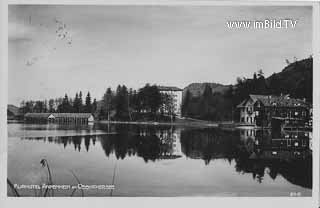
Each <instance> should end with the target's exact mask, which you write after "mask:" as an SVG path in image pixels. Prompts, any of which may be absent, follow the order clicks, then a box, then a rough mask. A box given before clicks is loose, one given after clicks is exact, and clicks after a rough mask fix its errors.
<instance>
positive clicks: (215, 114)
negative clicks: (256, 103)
mask: <svg viewBox="0 0 320 208" xmlns="http://www.w3.org/2000/svg"><path fill="white" fill-rule="evenodd" d="M286 63H287V66H286V67H285V68H284V69H283V70H282V71H281V72H279V73H273V74H272V75H271V76H269V77H267V78H266V77H265V76H264V73H263V70H258V71H257V72H255V73H254V74H253V75H252V77H248V78H245V77H242V78H240V77H238V79H237V82H236V84H235V85H231V86H228V87H227V90H225V91H224V92H212V90H213V89H212V88H211V87H210V86H209V85H208V84H206V86H205V89H204V91H203V93H202V94H201V95H198V96H194V95H192V93H190V91H189V90H188V88H186V89H185V91H186V92H185V93H184V95H185V96H184V97H183V102H182V106H181V109H182V115H183V116H184V117H191V118H196V119H203V120H210V121H231V120H234V121H237V120H238V119H239V115H238V114H239V112H238V110H237V108H236V106H237V105H238V104H239V103H240V102H241V101H243V100H244V99H246V98H247V97H248V96H249V95H250V94H260V95H280V94H289V95H290V97H293V98H300V99H306V101H307V102H310V103H312V86H313V85H312V83H313V82H312V68H313V67H312V57H310V58H307V59H304V60H300V61H298V60H295V61H294V62H293V63H290V62H289V61H288V60H286Z"/></svg>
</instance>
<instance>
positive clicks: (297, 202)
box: [0, 0, 320, 208]
mask: <svg viewBox="0 0 320 208" xmlns="http://www.w3.org/2000/svg"><path fill="white" fill-rule="evenodd" d="M8 4H68V5H70V4H75V5H92V4H94V5H199V6H200V5H201V6H206V5H212V6H213V5H215V6H221V5H225V6H231V5H239V6H240V5H255V6H257V5H261V6H271V5H272V6H281V5H284V6H290V5H296V6H299V5H300V6H302V5H312V6H313V47H314V48H313V57H314V63H313V69H314V70H313V79H314V81H313V100H314V131H313V196H312V197H301V198H290V197H193V198H188V197H172V198H164V197H161V198H158V197H135V198H134V197H119V198H103V197H100V198H99V197H87V198H69V197H61V198H46V199H43V198H9V197H7V193H6V192H7V188H6V187H7V185H6V177H7V127H6V126H7V125H6V122H7V121H6V104H7V91H8V90H7V76H8V71H7V69H8V39H7V38H8V37H7V33H6V31H8V10H7V8H8V7H7V5H8ZM319 5H320V3H319V2H301V1H287V0H282V1H279V2H275V1H269V2H263V1H259V2H256V1H242V2H236V1H201V0H198V1H192V0H190V1H184V0H174V1H168V0H165V1H164V0H159V1H156V0H149V1H147V0H126V1H122V0H120V1H119V0H118V1H117V0H113V1H103V0H92V1H90V0H55V1H54V2H53V1H50V0H42V1H41V0H9V1H8V2H5V1H1V28H2V29H3V30H2V29H1V31H4V32H1V34H0V35H1V44H0V46H1V56H0V58H1V71H0V72H1V73H0V95H1V97H0V144H1V145H0V153H1V154H0V155H1V161H0V164H1V168H0V171H1V172H0V176H1V180H0V186H1V187H0V197H1V201H0V206H1V207H10V208H11V207H18V206H19V207H22V206H24V207H25V206H32V207H40V206H41V207H43V206H45V207H54V208H56V207H57V206H61V205H65V206H75V205H76V206H78V207H89V206H90V207H98V206H108V207H122V206H123V207H124V206H130V207H132V206H137V207H164V206H166V207H168V206H169V207H171V206H174V207H180V206H181V207H193V208H194V207H198V206H204V205H206V206H208V207H234V206H236V207H242V206H243V207H246V208H249V207H255V208H256V207H259V208H260V207H261V208H263V207H268V208H269V207H272V208H275V207H281V208H283V207H290V208H294V207H299V208H300V207H307V208H308V207H318V200H319V148H320V143H319V140H318V139H319V138H320V128H319V125H320V120H319V118H320V114H319V113H320V111H319V107H320V105H319V101H320V93H319V92H320V84H319V82H317V81H319V78H320V71H319V69H320V67H319V66H320V50H319V48H320V47H319V46H320V40H319V39H320V31H319V29H320V14H319V13H320V12H319ZM2 205H4V206H2Z"/></svg>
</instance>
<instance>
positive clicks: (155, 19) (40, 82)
mask: <svg viewBox="0 0 320 208" xmlns="http://www.w3.org/2000/svg"><path fill="white" fill-rule="evenodd" d="M265 19H277V20H279V19H292V20H297V21H298V22H297V25H296V27H295V28H287V29H284V28H282V29H252V28H251V29H229V28H228V27H227V21H232V20H234V21H237V20H249V21H253V20H265ZM8 21H9V22H8V47H9V49H8V55H9V60H8V65H9V68H8V70H9V72H8V74H9V80H8V82H9V86H8V87H9V89H8V90H9V91H8V102H9V103H10V104H15V105H19V104H20V102H21V101H22V100H31V99H32V100H42V99H49V98H56V97H62V96H64V94H65V93H67V94H68V95H69V96H71V97H74V96H75V94H76V92H78V91H80V90H81V91H82V92H83V94H86V93H87V92H88V91H90V93H91V95H92V96H93V97H95V98H97V99H98V100H99V99H101V97H102V96H103V93H104V92H105V90H106V88H107V87H112V88H113V89H115V88H116V87H117V85H118V84H121V85H122V84H125V85H126V86H127V87H129V88H130V87H132V88H134V89H138V88H140V87H142V86H144V85H145V84H146V83H151V84H157V85H168V86H177V87H180V88H184V87H186V86H187V85H189V84H191V83H194V82H215V83H221V84H235V83H236V79H237V77H252V74H253V73H254V72H256V71H258V70H259V69H262V70H263V72H264V74H265V76H269V75H271V74H272V73H274V72H279V71H281V70H282V69H283V68H284V67H285V66H286V62H285V60H286V59H289V60H290V61H292V60H293V57H297V58H298V59H304V58H307V57H309V56H310V55H311V54H312V7H308V6H304V7H301V6H299V7H293V6H291V7H288V6H272V7H271V6H268V7H267V6H233V7H232V6H181V5H180V6H110V5H109V6H108V5H104V6H101V5H99V6H88V5H78V6H76V5H59V6H54V5H48V6H46V5H27V6H26V5H10V6H9V17H8ZM59 27H60V29H59ZM61 27H63V29H61ZM57 30H58V31H57ZM59 34H60V35H61V36H59ZM63 34H65V35H66V37H65V38H62V35H63Z"/></svg>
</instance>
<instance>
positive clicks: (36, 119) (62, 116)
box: [24, 113, 94, 124]
mask: <svg viewBox="0 0 320 208" xmlns="http://www.w3.org/2000/svg"><path fill="white" fill-rule="evenodd" d="M24 118H25V121H26V122H30V123H72V124H87V123H92V122H93V121H94V117H93V115H92V114H91V113H27V114H25V115H24Z"/></svg>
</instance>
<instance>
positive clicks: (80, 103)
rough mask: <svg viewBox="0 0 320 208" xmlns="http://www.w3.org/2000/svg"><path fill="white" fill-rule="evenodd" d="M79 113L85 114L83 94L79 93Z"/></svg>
mask: <svg viewBox="0 0 320 208" xmlns="http://www.w3.org/2000/svg"><path fill="white" fill-rule="evenodd" d="M79 112H83V100H82V92H81V91H80V92H79Z"/></svg>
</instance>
